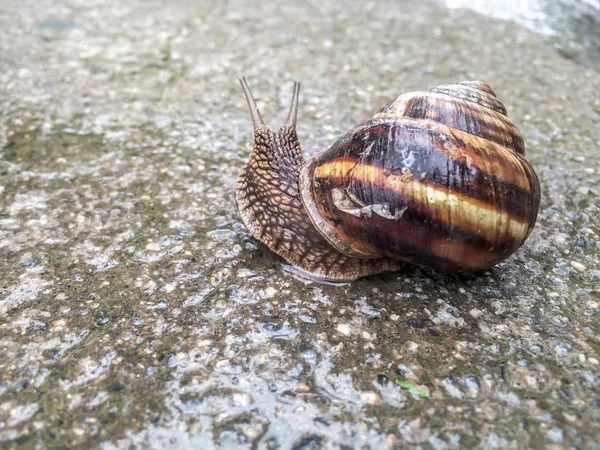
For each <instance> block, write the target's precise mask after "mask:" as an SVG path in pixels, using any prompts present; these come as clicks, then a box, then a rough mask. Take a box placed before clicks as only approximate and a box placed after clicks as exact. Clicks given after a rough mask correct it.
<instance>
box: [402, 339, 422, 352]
mask: <svg viewBox="0 0 600 450" xmlns="http://www.w3.org/2000/svg"><path fill="white" fill-rule="evenodd" d="M405 345H406V349H407V350H408V351H409V352H412V353H415V352H416V351H418V350H419V344H417V343H416V342H413V341H407V342H406V343H405Z"/></svg>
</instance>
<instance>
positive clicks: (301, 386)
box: [296, 383, 310, 394]
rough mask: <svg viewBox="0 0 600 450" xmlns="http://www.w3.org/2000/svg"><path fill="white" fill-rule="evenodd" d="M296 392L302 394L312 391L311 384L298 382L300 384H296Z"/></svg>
mask: <svg viewBox="0 0 600 450" xmlns="http://www.w3.org/2000/svg"><path fill="white" fill-rule="evenodd" d="M296 392H298V393H300V394H304V393H306V392H310V386H309V385H308V384H306V383H298V385H297V386H296Z"/></svg>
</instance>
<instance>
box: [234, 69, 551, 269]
mask: <svg viewBox="0 0 600 450" xmlns="http://www.w3.org/2000/svg"><path fill="white" fill-rule="evenodd" d="M241 81H242V86H243V87H244V90H245V92H246V97H247V99H248V102H249V105H250V109H251V112H252V117H253V122H254V125H255V144H254V150H253V153H252V155H251V158H250V162H249V164H248V166H247V167H246V168H245V170H244V171H243V172H242V175H241V176H240V179H239V180H238V184H237V187H236V189H237V193H236V199H237V202H238V207H239V209H240V214H241V216H242V219H243V221H244V223H245V224H246V226H247V227H248V228H249V229H250V230H251V232H252V234H253V235H254V236H255V237H256V238H257V239H259V240H261V241H262V242H264V243H266V244H267V245H268V246H269V247H270V248H271V249H272V250H274V251H275V252H276V253H278V254H280V255H281V256H283V257H284V258H285V259H286V260H287V261H288V262H290V263H291V264H292V265H293V266H295V267H297V268H298V269H299V270H301V271H303V272H304V273H306V274H310V275H314V276H317V277H321V278H324V279H327V280H353V279H356V278H359V277H361V276H365V275H369V274H372V273H378V272H381V271H386V270H395V269H397V268H399V267H401V265H402V264H401V263H400V262H409V263H413V264H417V265H421V266H425V267H431V268H435V269H442V270H450V271H457V270H477V269H484V268H488V267H490V266H492V265H494V264H496V263H498V262H499V261H502V260H503V259H505V258H507V257H508V256H510V255H511V254H512V253H513V252H514V251H515V250H517V249H518V248H519V247H520V246H521V245H522V244H523V242H524V241H525V239H526V238H527V237H528V236H529V234H530V233H531V230H532V229H533V226H534V224H535V221H536V217H537V212H538V209H539V203H540V188H539V183H538V179H537V176H536V174H535V172H534V170H533V169H532V167H531V166H530V164H529V163H528V162H527V161H526V159H525V146H524V143H523V139H522V137H521V135H520V133H519V131H518V129H517V128H516V126H515V125H514V124H513V123H512V122H511V120H510V119H509V118H508V117H507V115H506V109H505V107H504V106H503V105H502V103H501V102H500V101H499V100H498V98H497V97H496V95H495V93H494V91H493V90H492V89H491V88H490V87H489V86H488V85H487V84H485V83H483V82H479V81H467V82H462V83H459V84H454V85H442V86H438V87H436V88H434V89H431V90H430V91H427V92H412V93H407V94H403V95H400V96H399V97H397V98H396V99H394V100H392V101H390V102H389V103H388V104H386V105H385V106H384V107H383V108H381V109H380V110H379V111H378V112H377V113H376V114H375V116H374V117H373V118H371V119H370V120H368V121H366V122H364V123H362V124H360V125H357V126H355V127H354V128H352V129H351V130H350V131H348V132H347V133H346V134H344V135H343V136H341V137H340V138H339V139H338V140H337V141H336V142H335V143H334V144H333V145H331V146H330V147H329V148H328V149H326V150H325V151H324V152H322V153H320V154H318V155H316V156H314V157H312V158H311V159H309V160H308V161H304V159H303V158H302V155H301V152H300V146H299V143H298V141H297V137H296V133H295V124H296V115H297V104H298V90H299V84H298V83H297V84H296V85H295V90H294V100H293V101H292V109H291V110H290V116H289V117H288V121H287V122H286V124H285V125H284V126H283V127H282V128H281V129H279V130H271V129H269V128H268V127H266V126H265V125H264V122H262V118H261V116H260V113H259V112H258V109H257V108H256V104H255V103H254V100H253V99H252V96H251V94H250V91H249V89H248V88H247V85H246V84H245V80H243V78H242V79H241Z"/></svg>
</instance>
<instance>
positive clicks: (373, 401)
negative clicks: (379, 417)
mask: <svg viewBox="0 0 600 450" xmlns="http://www.w3.org/2000/svg"><path fill="white" fill-rule="evenodd" d="M360 399H361V400H362V401H363V402H364V403H367V404H369V405H378V404H379V403H380V402H381V397H380V396H379V394H378V393H377V392H373V391H367V392H363V393H362V394H360Z"/></svg>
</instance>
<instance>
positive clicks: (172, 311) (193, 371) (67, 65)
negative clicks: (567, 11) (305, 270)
mask: <svg viewBox="0 0 600 450" xmlns="http://www.w3.org/2000/svg"><path fill="white" fill-rule="evenodd" d="M592 29H593V28H592ZM559 50H560V49H559ZM592 55H593V53H592ZM578 56H579V53H576V54H575V55H574V54H573V53H572V52H571V53H569V52H566V53H565V52H564V51H557V50H556V48H555V45H554V42H553V40H552V39H548V38H547V37H543V36H540V35H537V34H535V33H533V32H531V31H528V30H527V29H526V28H524V27H522V26H520V25H516V24H514V23H511V22H509V21H503V20H497V19H491V18H486V17H484V16H481V15H478V14H476V13H475V12H472V11H468V10H464V9H452V10H450V9H447V8H446V7H445V6H444V5H442V4H438V3H434V2H431V1H423V2H418V3H416V4H415V3H413V2H408V1H407V2H400V3H399V2H391V1H390V2H382V3H370V2H367V3H365V2H354V3H351V4H345V3H344V4H342V3H341V2H334V1H330V0H321V1H319V2H316V1H310V2H304V3H300V2H285V3H284V2H280V3H278V4H277V5H260V6H259V5H257V4H253V3H252V2H242V1H231V2H218V1H213V2H208V1H206V2H191V1H190V2H185V1H169V2H166V1H165V2H160V1H156V0H148V1H141V0H136V1H130V2H110V1H106V0H92V1H90V0H86V1H83V0H71V1H62V2H61V1H58V0H20V1H15V0H9V1H7V2H3V3H2V5H1V6H0V148H1V149H2V150H1V152H2V160H1V161H0V176H1V178H0V180H1V187H0V189H1V190H0V248H1V252H2V258H1V260H0V289H1V293H0V446H2V447H5V448H24V449H33V448H35V449H44V448H51V449H67V448H69V449H75V448H97V447H98V448H103V449H114V448H119V449H125V448H157V449H159V448H184V449H185V448H203V449H211V448H223V449H225V448H242V449H244V448H248V449H251V448H259V449H274V448H281V449H291V448H293V449H317V448H340V447H343V448H372V449H378V448H393V447H395V446H397V447H399V448H400V447H402V448H403V447H406V446H417V447H421V448H438V449H443V448H454V447H459V446H460V447H479V448H526V447H534V448H535V447H537V448H541V447H547V448H571V447H578V448H594V447H596V448H598V446H599V445H600V439H599V438H598V436H599V435H600V426H599V425H598V424H599V423H600V393H599V390H598V376H599V372H600V365H599V364H600V363H599V360H600V355H599V352H600V326H599V324H598V317H599V308H600V262H599V253H600V252H599V245H600V236H599V234H600V225H599V221H598V217H599V214H600V211H599V200H598V198H599V194H600V152H599V146H600V96H599V95H598V93H599V92H600V74H599V67H600V65H597V64H595V63H596V62H597V61H596V60H594V59H593V58H592V59H590V58H579V57H578ZM240 74H245V75H246V76H247V78H248V80H249V83H250V86H251V87H252V88H253V91H254V94H255V96H256V97H257V99H258V103H259V107H260V108H261V111H262V113H263V116H264V117H265V118H266V120H267V122H268V123H269V124H272V125H273V126H277V125H278V124H280V123H282V122H283V119H284V117H285V114H286V112H287V107H288V102H289V99H290V95H291V88H292V81H293V80H295V79H298V80H301V81H302V82H303V89H302V94H301V103H300V119H299V130H298V131H299V136H300V139H301V143H302V144H303V146H304V151H305V153H306V154H314V153H316V152H318V151H319V150H321V149H323V148H324V147H326V146H327V145H328V143H331V142H332V140H333V139H335V137H337V136H338V135H339V134H341V133H343V132H345V131H346V130H347V129H348V128H350V127H351V126H352V125H353V124H356V123H358V122H360V121H362V120H364V119H365V118H367V117H369V116H370V115H371V114H372V113H373V112H374V111H376V110H377V109H378V108H379V107H380V106H382V105H383V104H384V103H385V102H386V101H387V100H388V99H390V98H392V97H393V96H395V95H397V94H399V93H401V92H405V91H409V90H415V89H425V88H430V87H433V86H435V85H437V84H442V83H447V82H455V81H460V80H464V79H482V80H485V81H487V82H488V83H489V84H490V85H491V86H492V87H493V88H494V90H495V91H496V93H497V94H498V95H499V97H500V98H501V99H502V100H503V102H504V103H505V105H506V106H507V108H508V110H509V115H510V116H511V118H513V120H514V121H515V122H516V123H517V124H518V125H519V127H520V128H521V130H522V132H523V135H524V136H525V139H526V143H527V148H528V155H529V156H528V157H529V159H530V161H531V162H532V164H533V166H534V167H535V169H536V171H537V173H538V175H539V177H540V181H541V184H542V188H543V198H542V206H541V211H540V215H539V219H538V224H537V226H536V228H535V230H534V232H533V234H532V235H531V237H530V238H529V240H528V241H527V243H526V244H525V246H524V247H523V248H522V249H521V250H519V251H518V252H517V253H516V254H515V255H514V256H513V257H511V258H510V259H509V260H508V261H506V262H505V263H503V264H500V265H498V266H497V267H495V268H494V269H493V270H490V271H487V272H485V273H480V274H476V275H468V276H467V275H461V276H457V275H452V276H450V275H443V274H440V273H436V272H428V271H423V270H418V269H414V268H413V269H408V270H405V271H403V272H400V273H394V274H385V275H382V276H375V277H371V278H368V279H364V280H361V281H358V282H356V283H353V284H352V285H349V286H343V287H332V286H323V285H316V284H306V283H303V282H301V281H298V280H296V279H295V278H292V277H290V276H289V275H287V274H286V273H285V272H283V271H282V268H281V260H280V259H278V258H277V257H275V256H274V255H273V254H271V253H270V252H269V251H267V250H266V249H265V248H264V247H262V246H261V245H258V244H257V243H256V241H254V240H253V239H252V238H251V237H250V236H249V234H248V232H247V231H246V230H245V229H244V227H243V226H242V224H241V223H240V220H239V218H238V215H237V213H236V211H235V208H234V201H233V195H232V187H233V183H234V180H235V176H236V175H237V173H238V171H239V169H240V168H241V167H242V165H243V164H244V161H245V159H246V158H247V156H248V153H249V150H250V145H251V123H250V118H249V115H248V112H247V109H246V105H245V102H244V98H243V95H242V93H241V90H240V88H239V86H238V84H237V82H236V77H237V76H238V75H240ZM396 380H402V381H404V382H407V383H413V385H414V386H415V387H416V389H415V388H413V389H412V390H410V389H405V388H401V387H399V386H397V385H396V384H395V381H396ZM410 386H411V385H410V384H405V387H410Z"/></svg>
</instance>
